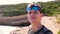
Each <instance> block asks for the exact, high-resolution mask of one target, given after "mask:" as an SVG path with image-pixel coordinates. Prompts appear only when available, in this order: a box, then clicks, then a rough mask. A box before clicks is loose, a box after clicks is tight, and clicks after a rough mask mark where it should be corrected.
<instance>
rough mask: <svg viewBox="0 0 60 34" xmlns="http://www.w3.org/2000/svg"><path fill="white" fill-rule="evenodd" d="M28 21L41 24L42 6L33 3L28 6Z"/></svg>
mask: <svg viewBox="0 0 60 34" xmlns="http://www.w3.org/2000/svg"><path fill="white" fill-rule="evenodd" d="M27 12H28V20H29V21H30V22H31V23H32V22H39V21H40V20H41V18H42V16H43V13H42V9H41V6H40V5H39V4H37V3H32V4H29V5H28V6H27Z"/></svg>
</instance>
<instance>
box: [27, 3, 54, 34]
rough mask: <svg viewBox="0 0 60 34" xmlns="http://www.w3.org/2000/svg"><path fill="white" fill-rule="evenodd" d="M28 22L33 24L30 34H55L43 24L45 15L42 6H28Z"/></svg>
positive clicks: (33, 4) (35, 4) (34, 4)
mask: <svg viewBox="0 0 60 34" xmlns="http://www.w3.org/2000/svg"><path fill="white" fill-rule="evenodd" d="M27 12H28V20H29V22H30V23H31V27H30V29H29V31H28V34H53V33H52V32H51V31H50V30H49V29H47V28H46V27H45V26H44V25H42V24H41V19H42V17H43V16H44V13H43V11H42V9H41V5H39V4H37V3H32V4H29V5H28V6H27Z"/></svg>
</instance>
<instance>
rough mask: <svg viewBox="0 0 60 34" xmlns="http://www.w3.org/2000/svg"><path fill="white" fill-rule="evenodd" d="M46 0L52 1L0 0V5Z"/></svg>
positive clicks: (34, 0) (36, 0)
mask: <svg viewBox="0 0 60 34" xmlns="http://www.w3.org/2000/svg"><path fill="white" fill-rule="evenodd" d="M38 1H40V2H48V1H54V0H0V5H6V4H18V3H31V2H38Z"/></svg>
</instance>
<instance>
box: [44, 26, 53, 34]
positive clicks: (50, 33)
mask: <svg viewBox="0 0 60 34" xmlns="http://www.w3.org/2000/svg"><path fill="white" fill-rule="evenodd" d="M43 30H44V33H45V34H53V32H52V31H51V30H49V29H48V28H46V27H45V26H44V28H43Z"/></svg>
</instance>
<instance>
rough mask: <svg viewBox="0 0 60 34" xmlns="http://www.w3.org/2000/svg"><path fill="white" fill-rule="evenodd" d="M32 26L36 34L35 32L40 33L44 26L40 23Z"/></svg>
mask: <svg viewBox="0 0 60 34" xmlns="http://www.w3.org/2000/svg"><path fill="white" fill-rule="evenodd" d="M31 25H32V30H33V31H34V32H35V31H38V30H39V29H40V28H41V27H42V25H41V23H40V22H35V23H32V24H31Z"/></svg>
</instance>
